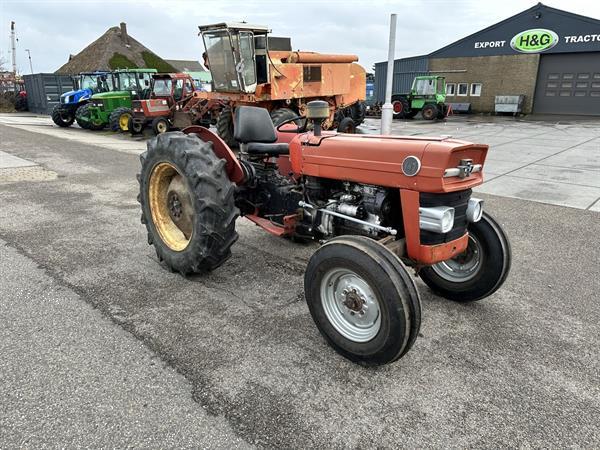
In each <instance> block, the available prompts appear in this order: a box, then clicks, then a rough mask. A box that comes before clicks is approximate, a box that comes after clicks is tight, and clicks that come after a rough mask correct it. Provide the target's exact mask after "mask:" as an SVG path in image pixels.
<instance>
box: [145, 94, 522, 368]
mask: <svg viewBox="0 0 600 450" xmlns="http://www.w3.org/2000/svg"><path fill="white" fill-rule="evenodd" d="M305 112H306V113H307V118H308V119H310V120H312V121H313V124H312V125H313V131H307V124H306V121H302V120H301V119H300V118H298V117H292V118H290V119H288V120H286V121H285V122H283V123H282V124H280V125H279V126H278V127H277V130H276V129H275V128H274V126H273V124H272V120H271V117H270V115H269V112H268V111H267V110H266V109H263V108H257V107H252V106H241V105H240V106H238V108H237V111H236V115H235V126H234V130H235V131H234V138H235V139H236V141H237V142H238V143H239V146H240V151H239V152H238V154H237V156H236V154H234V153H233V151H232V150H231V148H230V147H229V146H228V145H227V144H226V143H225V142H224V141H223V140H222V139H221V138H220V137H219V136H217V135H216V134H214V133H213V132H211V131H210V130H209V129H207V128H204V127H201V126H191V127H188V128H186V129H184V130H183V132H172V133H163V134H161V135H159V136H157V137H156V138H153V139H152V140H151V141H150V142H149V143H148V150H147V151H146V152H144V153H143V154H142V155H141V156H140V160H141V173H140V174H139V175H138V180H139V183H140V191H139V196H138V200H139V202H140V203H141V209H142V219H141V220H142V223H143V224H145V226H146V229H147V232H148V242H149V243H150V244H151V245H153V246H154V249H155V251H156V254H157V255H158V259H159V260H160V261H161V262H162V263H163V264H164V265H166V266H167V267H168V268H169V269H170V270H172V271H177V272H180V273H182V274H190V273H197V272H199V273H202V272H206V271H210V270H214V269H216V268H218V267H219V266H220V265H221V264H223V263H225V261H226V260H227V259H228V258H229V257H230V256H231V247H232V246H233V244H234V243H235V242H236V241H237V239H238V234H237V233H236V231H235V226H236V219H237V218H238V216H240V215H241V216H244V217H246V218H247V219H249V220H250V221H252V222H254V223H255V224H256V225H258V226H260V227H261V228H263V229H264V230H266V231H267V232H269V233H271V234H273V235H275V236H281V237H290V238H293V239H295V240H315V241H318V242H321V243H322V244H323V245H322V246H321V247H320V248H319V249H318V250H317V251H316V252H315V253H314V255H313V256H312V257H311V259H310V261H309V263H308V266H307V269H306V273H305V277H304V291H305V297H306V301H307V303H308V307H309V310H310V313H311V315H312V317H313V319H314V321H315V323H316V325H317V328H318V329H319V331H320V332H321V334H322V335H323V336H324V338H325V339H326V340H327V342H328V343H329V344H330V345H331V346H332V347H333V348H334V349H335V350H336V351H338V352H339V353H340V354H342V355H344V356H345V357H347V358H349V359H351V360H352V361H355V362H358V363H361V364H365V365H380V364H386V363H390V362H392V361H395V360H397V359H399V358H401V357H402V356H403V355H404V354H405V353H406V352H407V351H408V350H409V349H410V348H411V346H412V345H413V343H414V341H415V339H416V338H417V335H418V332H419V327H420V323H421V303H420V299H419V293H418V289H417V286H416V284H415V283H414V281H413V279H412V278H411V276H410V274H409V270H408V268H409V267H410V268H411V269H413V270H414V271H415V272H416V273H418V275H419V276H420V277H421V278H422V279H423V281H424V282H425V283H426V284H427V285H428V286H430V287H431V289H432V290H433V291H435V292H436V293H437V294H439V295H441V296H442V297H445V298H448V299H451V300H455V301H459V302H470V301H475V300H481V299H483V298H486V297H488V296H489V295H491V294H492V293H494V292H495V291H496V290H497V289H499V288H500V286H502V284H503V282H504V281H505V279H506V277H507V274H508V272H509V268H510V263H511V252H510V245H509V242H508V239H507V237H506V235H505V233H504V231H503V230H502V227H501V226H500V225H499V224H498V223H497V222H496V221H495V220H494V219H493V218H492V217H491V216H490V215H489V214H487V213H486V212H484V211H483V201H482V200H480V199H477V198H475V197H473V196H472V191H471V190H472V189H473V188H474V187H476V186H478V185H480V184H481V183H482V182H483V177H482V169H483V165H484V162H485V158H486V154H487V150H488V147H487V145H481V144H473V143H469V142H465V141H460V140H456V139H450V138H437V139H431V138H423V137H414V136H410V137H402V136H385V139H382V138H381V136H372V135H361V136H357V135H352V134H337V133H335V132H327V131H324V132H322V131H321V128H322V124H323V122H325V121H326V120H328V119H330V118H331V114H330V112H331V110H330V105H329V103H328V102H325V101H312V102H309V103H308V104H307V105H306V108H305ZM298 122H300V125H295V124H296V123H298ZM257 270H258V268H257Z"/></svg>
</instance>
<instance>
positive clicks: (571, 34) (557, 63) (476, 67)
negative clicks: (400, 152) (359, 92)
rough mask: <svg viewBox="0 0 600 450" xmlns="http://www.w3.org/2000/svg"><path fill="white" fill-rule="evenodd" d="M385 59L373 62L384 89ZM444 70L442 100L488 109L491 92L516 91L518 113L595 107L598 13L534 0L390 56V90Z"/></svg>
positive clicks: (598, 98)
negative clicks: (430, 47)
mask: <svg viewBox="0 0 600 450" xmlns="http://www.w3.org/2000/svg"><path fill="white" fill-rule="evenodd" d="M386 72H387V63H386V62H380V63H377V64H376V65H375V96H376V99H377V101H379V102H383V101H384V97H385V83H386ZM428 74H436V75H441V76H444V77H446V83H447V85H446V93H447V102H449V103H453V102H454V103H468V104H470V106H471V110H472V111H473V112H493V111H494V105H495V97H496V96H507V95H511V96H518V95H523V96H524V102H523V107H522V112H523V113H536V114H577V115H600V20H597V19H592V18H590V17H585V16H581V15H577V14H573V13H570V12H566V11H562V10H559V9H555V8H551V7H549V6H546V5H543V4H541V3H538V4H537V5H535V6H534V7H532V8H530V9H527V10H525V11H523V12H521V13H519V14H516V15H514V16H512V17H509V18H508V19H506V20H503V21H502V22H499V23H496V24H495V25H492V26H490V27H488V28H485V29H483V30H481V31H478V32H477V33H474V34H472V35H470V36H467V37H465V38H463V39H460V40H459V41H456V42H454V43H452V44H450V45H447V46H445V47H443V48H441V49H439V50H436V51H434V52H432V53H430V54H428V55H422V56H415V57H411V58H402V59H397V60H395V61H394V82H393V92H394V93H404V92H408V91H409V90H410V87H411V83H412V80H413V79H414V77H415V76H417V75H428Z"/></svg>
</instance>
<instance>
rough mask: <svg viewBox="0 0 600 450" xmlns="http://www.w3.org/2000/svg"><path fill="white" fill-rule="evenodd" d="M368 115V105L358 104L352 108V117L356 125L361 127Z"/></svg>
mask: <svg viewBox="0 0 600 450" xmlns="http://www.w3.org/2000/svg"><path fill="white" fill-rule="evenodd" d="M366 115H367V105H366V104H365V102H356V103H355V104H353V105H352V106H351V107H350V116H351V117H352V120H354V125H356V126H359V125H360V124H361V123H363V122H364V121H365V116H366Z"/></svg>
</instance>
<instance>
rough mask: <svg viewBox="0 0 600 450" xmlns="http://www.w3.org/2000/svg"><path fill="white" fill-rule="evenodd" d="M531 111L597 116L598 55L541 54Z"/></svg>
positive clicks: (599, 109) (599, 103)
mask: <svg viewBox="0 0 600 450" xmlns="http://www.w3.org/2000/svg"><path fill="white" fill-rule="evenodd" d="M533 112H535V113H538V114H584V115H600V53H562V54H561V53H558V54H554V55H542V56H541V58H540V67H539V70H538V78H537V84H536V88H535V99H534V103H533Z"/></svg>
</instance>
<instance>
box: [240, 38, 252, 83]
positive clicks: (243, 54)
mask: <svg viewBox="0 0 600 450" xmlns="http://www.w3.org/2000/svg"><path fill="white" fill-rule="evenodd" d="M253 41H254V39H253V35H252V33H249V32H247V31H242V32H240V42H239V45H240V48H239V52H240V62H239V63H238V65H237V69H238V72H239V73H240V75H242V79H243V80H244V86H245V87H252V86H253V85H254V84H256V71H255V70H254V69H255V68H254V46H253Z"/></svg>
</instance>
